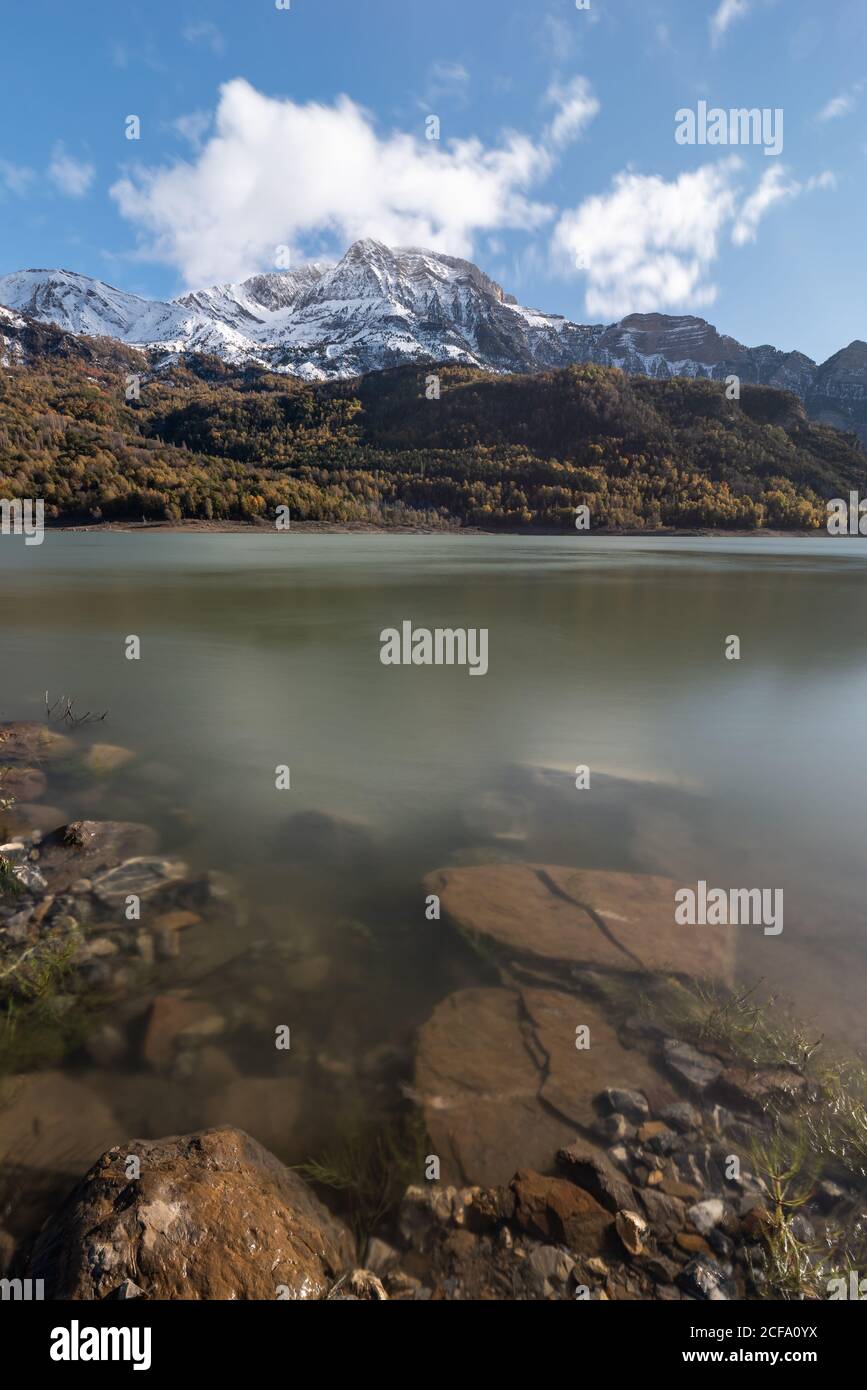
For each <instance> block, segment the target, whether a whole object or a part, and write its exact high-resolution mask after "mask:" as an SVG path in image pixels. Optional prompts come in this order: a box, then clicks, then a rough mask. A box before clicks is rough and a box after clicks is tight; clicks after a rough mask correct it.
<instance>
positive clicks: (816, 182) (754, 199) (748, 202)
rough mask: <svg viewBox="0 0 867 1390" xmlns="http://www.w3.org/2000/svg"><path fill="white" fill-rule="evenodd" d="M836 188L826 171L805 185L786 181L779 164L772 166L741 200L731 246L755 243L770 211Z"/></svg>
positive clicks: (789, 179) (789, 180) (796, 181)
mask: <svg viewBox="0 0 867 1390" xmlns="http://www.w3.org/2000/svg"><path fill="white" fill-rule="evenodd" d="M836 187H837V177H836V175H835V174H834V173H832V171H831V170H830V169H825V170H823V172H822V173H821V174H814V175H813V176H812V177H811V178H809V179H807V181H806V182H805V183H802V182H800V180H798V179H794V178H790V177H789V175H788V173H787V171H786V170H785V168H784V167H783V166H782V165H781V164H775V165H774V167H773V169H769V170H768V171H767V173H765V174H764V175H763V176H762V178H761V179H760V180H759V182H758V184H757V185H756V187H755V189H754V190H753V192H752V193H751V194H750V196H749V197H748V198H746V199H745V200H744V202H743V203H742V205H741V208H740V211H739V212H738V215H737V219H736V221H735V224H734V227H733V229H732V241H733V242H734V244H735V246H745V245H746V244H747V242H749V241H755V240H756V233H757V231H758V226H759V223H760V222H761V220H762V218H763V217H764V216H765V214H766V213H767V212H770V210H771V208H773V207H776V206H777V204H778V203H785V202H788V201H789V200H790V199H792V198H797V197H799V196H800V194H802V193H815V192H816V190H817V189H819V190H822V191H825V192H828V191H830V190H833V189H835V188H836Z"/></svg>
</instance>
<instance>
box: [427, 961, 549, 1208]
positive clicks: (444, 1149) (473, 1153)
mask: <svg viewBox="0 0 867 1390" xmlns="http://www.w3.org/2000/svg"><path fill="white" fill-rule="evenodd" d="M541 1080H542V1075H541V1071H540V1069H539V1067H538V1065H537V1064H536V1062H535V1061H534V1060H533V1058H532V1056H531V1054H530V1051H529V1049H528V1047H527V1043H526V1041H525V1036H524V1032H523V1030H522V1015H521V1006H520V1001H519V998H518V995H517V994H516V993H514V992H513V991H512V990H508V989H499V988H493V989H464V990H459V991H458V992H457V993H456V994H452V995H450V996H449V997H448V998H447V999H445V1000H443V1002H442V1003H441V1004H438V1005H437V1007H436V1008H435V1009H434V1012H433V1014H432V1015H431V1017H430V1018H429V1019H428V1021H427V1023H425V1024H424V1026H423V1027H422V1029H421V1030H420V1033H419V1039H418V1048H417V1054H416V1071H415V1087H416V1092H417V1095H418V1099H419V1101H420V1102H421V1104H422V1105H423V1107H424V1115H425V1122H426V1125H427V1130H428V1134H429V1135H430V1138H431V1142H432V1145H433V1148H432V1152H433V1153H435V1154H437V1156H438V1157H439V1159H440V1162H441V1165H442V1177H443V1180H444V1181H457V1182H460V1183H462V1184H466V1185H470V1184H479V1185H480V1186H485V1187H494V1186H497V1185H498V1184H502V1183H506V1182H508V1181H509V1179H510V1178H511V1177H512V1176H513V1174H514V1173H515V1171H516V1170H517V1169H518V1168H520V1167H522V1166H525V1165H532V1166H534V1167H538V1168H550V1167H552V1166H553V1162H554V1155H555V1153H556V1151H557V1149H558V1148H562V1147H563V1146H564V1145H565V1144H569V1143H570V1142H571V1141H572V1139H574V1137H575V1132H574V1128H573V1126H572V1125H571V1124H568V1123H567V1122H566V1121H561V1120H560V1119H558V1117H557V1116H556V1115H551V1114H550V1113H548V1112H547V1111H546V1110H545V1108H544V1107H543V1106H542V1105H541V1104H540V1102H539V1095H538V1093H539V1086H540V1084H541Z"/></svg>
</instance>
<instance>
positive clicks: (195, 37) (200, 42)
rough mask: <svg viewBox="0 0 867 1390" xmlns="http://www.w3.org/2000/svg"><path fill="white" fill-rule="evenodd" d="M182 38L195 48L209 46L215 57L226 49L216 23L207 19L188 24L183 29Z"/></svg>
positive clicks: (224, 41)
mask: <svg viewBox="0 0 867 1390" xmlns="http://www.w3.org/2000/svg"><path fill="white" fill-rule="evenodd" d="M184 38H185V39H186V41H187V43H191V44H193V46H194V47H195V48H209V49H210V51H211V52H212V53H213V54H214V55H215V56H216V57H219V56H220V54H222V53H225V51H226V40H225V39H224V38H223V35H222V34H221V33H220V31H219V29H218V28H217V26H216V24H212V23H211V21H210V20H209V19H203V20H201V21H199V22H198V23H196V24H188V25H187V27H186V29H185V30H184Z"/></svg>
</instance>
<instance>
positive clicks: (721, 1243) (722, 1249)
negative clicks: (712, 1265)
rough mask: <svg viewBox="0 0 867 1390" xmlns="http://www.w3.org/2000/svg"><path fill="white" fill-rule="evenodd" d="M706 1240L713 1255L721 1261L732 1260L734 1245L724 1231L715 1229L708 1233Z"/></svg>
mask: <svg viewBox="0 0 867 1390" xmlns="http://www.w3.org/2000/svg"><path fill="white" fill-rule="evenodd" d="M707 1240H708V1245H709V1246H710V1248H711V1250H713V1253H714V1254H715V1255H717V1256H719V1258H720V1259H721V1260H725V1261H730V1260H731V1259H732V1257H733V1255H734V1253H735V1243H734V1241H733V1240H732V1238H731V1236H727V1235H726V1233H725V1231H721V1230H720V1229H719V1227H717V1228H716V1230H713V1231H711V1232H710V1235H709V1236H708V1238H707Z"/></svg>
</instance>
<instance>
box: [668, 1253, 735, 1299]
mask: <svg viewBox="0 0 867 1390" xmlns="http://www.w3.org/2000/svg"><path fill="white" fill-rule="evenodd" d="M677 1282H678V1286H679V1288H680V1289H681V1291H682V1292H683V1293H686V1294H689V1296H690V1298H699V1299H708V1300H711V1301H721V1300H726V1299H727V1297H728V1295H727V1294H726V1293H725V1291H724V1287H723V1286H724V1284H725V1274H724V1273H723V1271H722V1269H721V1268H720V1266H719V1265H718V1264H717V1263H716V1261H715V1260H709V1259H703V1258H702V1257H701V1256H699V1257H698V1258H697V1259H695V1260H690V1262H689V1264H688V1265H687V1266H686V1268H685V1269H682V1270H681V1272H680V1274H679V1275H678V1277H677Z"/></svg>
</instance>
